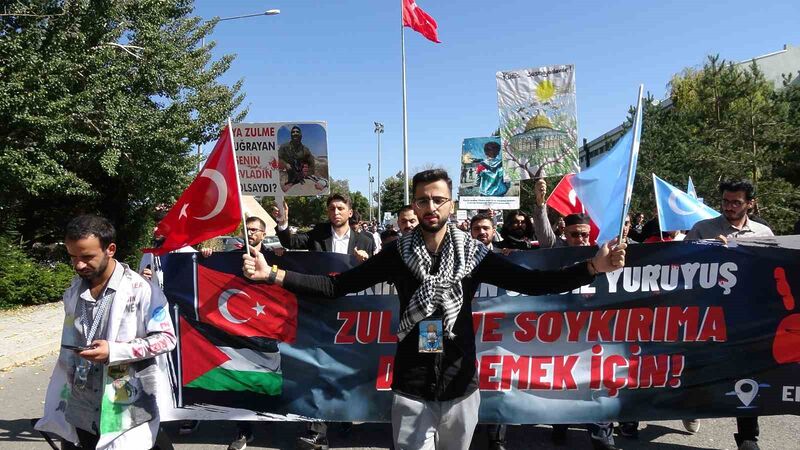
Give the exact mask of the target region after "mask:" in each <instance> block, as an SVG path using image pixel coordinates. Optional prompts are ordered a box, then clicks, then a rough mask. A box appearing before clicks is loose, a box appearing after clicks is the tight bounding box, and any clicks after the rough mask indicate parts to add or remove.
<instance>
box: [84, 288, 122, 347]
mask: <svg viewBox="0 0 800 450" xmlns="http://www.w3.org/2000/svg"><path fill="white" fill-rule="evenodd" d="M115 294H116V292H115V291H111V292H109V293H108V294H106V295H104V296H103V297H102V298H101V299H100V300H98V301H97V303H98V306H97V309H96V313H95V315H94V320H93V321H92V327H91V328H90V329H88V330H87V329H86V326H87V324H88V323H89V308H87V307H86V303H87V302H86V300H85V299H81V300H82V301H81V318H82V322H83V323H82V324H81V325H83V336H84V337H85V338H86V345H87V346H88V345H90V344H91V343H92V341H93V340H94V335H95V333H97V329H98V328H99V327H100V322H101V321H102V320H103V316H104V315H105V314H106V309H107V308H108V304H109V303H111V300H113V299H114V295H115Z"/></svg>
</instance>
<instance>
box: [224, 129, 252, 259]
mask: <svg viewBox="0 0 800 450" xmlns="http://www.w3.org/2000/svg"><path fill="white" fill-rule="evenodd" d="M228 134H230V136H229V137H230V139H231V156H232V157H233V170H234V171H235V172H236V194H237V195H238V196H239V211H241V214H242V234H243V235H244V251H245V252H246V253H247V254H248V255H249V254H250V241H248V240H247V222H246V219H245V217H244V202H242V189H241V187H240V186H241V184H239V165H238V164H237V162H236V150H235V147H236V145H235V144H234V141H233V124H232V123H231V118H230V117H228Z"/></svg>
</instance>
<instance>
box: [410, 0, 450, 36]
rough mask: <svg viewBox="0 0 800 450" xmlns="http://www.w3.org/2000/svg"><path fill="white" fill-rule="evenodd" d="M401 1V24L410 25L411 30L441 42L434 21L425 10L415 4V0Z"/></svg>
mask: <svg viewBox="0 0 800 450" xmlns="http://www.w3.org/2000/svg"><path fill="white" fill-rule="evenodd" d="M402 2H403V26H404V27H411V29H412V30H414V31H416V32H418V33H420V34H421V35H423V36H425V37H426V38H428V39H429V40H431V41H433V42H436V43H441V41H439V36H438V34H437V31H436V28H437V27H438V25H436V21H435V20H433V17H431V16H430V15H428V13H426V12H425V11H423V10H422V8H420V7H419V6H417V2H416V1H415V0H402Z"/></svg>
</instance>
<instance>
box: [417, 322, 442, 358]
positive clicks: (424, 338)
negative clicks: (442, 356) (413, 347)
mask: <svg viewBox="0 0 800 450" xmlns="http://www.w3.org/2000/svg"><path fill="white" fill-rule="evenodd" d="M443 330H444V328H443V326H442V317H440V316H431V317H428V318H427V319H425V320H422V321H420V322H419V352H420V353H442V352H443V351H444V342H443V339H442V338H443V336H444V334H443Z"/></svg>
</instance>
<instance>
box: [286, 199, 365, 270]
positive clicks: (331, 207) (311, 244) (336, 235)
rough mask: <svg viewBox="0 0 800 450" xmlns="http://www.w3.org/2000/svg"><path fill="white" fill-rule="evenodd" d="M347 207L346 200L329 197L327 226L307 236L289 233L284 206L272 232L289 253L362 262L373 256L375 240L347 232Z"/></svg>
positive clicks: (287, 216) (360, 234)
mask: <svg viewBox="0 0 800 450" xmlns="http://www.w3.org/2000/svg"><path fill="white" fill-rule="evenodd" d="M351 205H352V204H351V203H350V197H348V196H346V195H344V194H338V193H337V194H331V195H330V196H328V200H327V201H326V208H327V210H328V222H327V223H324V222H323V223H319V224H317V225H316V226H314V229H313V230H311V231H309V232H308V233H294V234H293V233H291V232H290V231H289V207H288V206H287V205H286V204H284V214H283V215H282V216H281V217H280V218H279V220H280V222H278V226H277V227H276V228H275V230H276V234H277V235H278V239H280V241H281V245H283V246H284V247H285V248H287V249H290V250H309V251H312V252H333V253H340V254H343V255H355V257H356V258H357V259H358V260H359V262H361V261H365V260H366V259H367V258H369V257H370V256H372V255H373V254H375V240H374V239H373V238H372V236H371V235H365V234H362V233H356V232H355V230H353V229H352V228H350V217H352V215H353V209H352V206H351Z"/></svg>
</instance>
